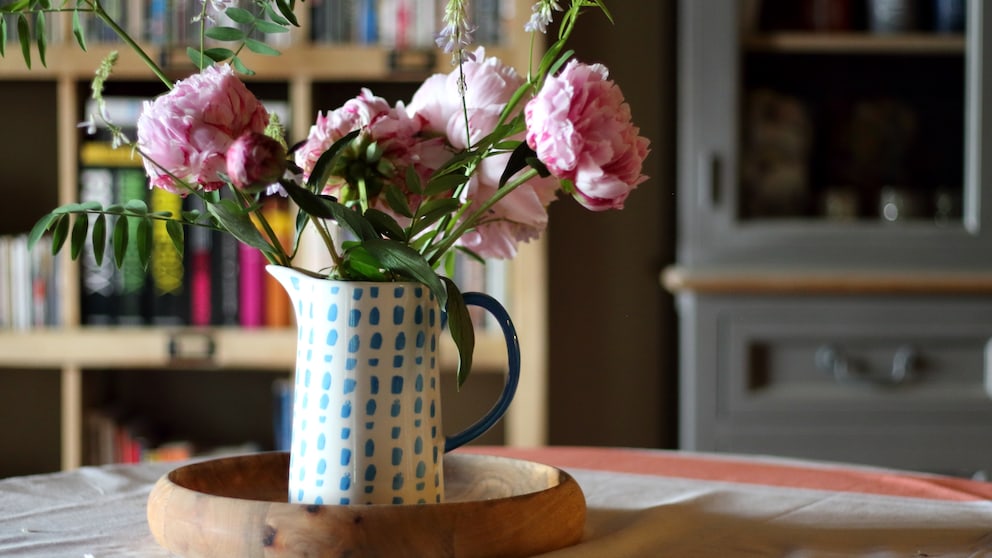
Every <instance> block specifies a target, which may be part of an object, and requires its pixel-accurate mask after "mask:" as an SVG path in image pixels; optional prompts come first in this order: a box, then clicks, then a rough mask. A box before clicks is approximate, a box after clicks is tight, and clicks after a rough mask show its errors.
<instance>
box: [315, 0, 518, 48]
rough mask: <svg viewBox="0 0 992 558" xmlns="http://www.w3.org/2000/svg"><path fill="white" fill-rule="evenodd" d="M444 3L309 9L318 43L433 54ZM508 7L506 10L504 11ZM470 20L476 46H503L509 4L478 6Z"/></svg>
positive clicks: (331, 4) (394, 1) (481, 1)
mask: <svg viewBox="0 0 992 558" xmlns="http://www.w3.org/2000/svg"><path fill="white" fill-rule="evenodd" d="M446 3H447V2H446V1H445V0H316V1H314V2H313V3H312V7H311V8H310V10H311V11H310V40H311V41H312V42H314V43H351V44H364V45H372V44H379V45H383V46H387V47H391V48H395V49H407V48H415V49H422V48H433V47H434V37H435V36H436V34H437V31H438V30H439V29H440V28H441V17H442V15H443V14H444V5H445V4H446ZM504 4H506V5H505V6H504ZM469 10H470V11H471V13H470V14H469V19H470V21H471V22H472V23H473V25H475V27H476V29H475V32H474V39H475V43H477V44H490V45H491V44H498V43H499V42H500V39H501V38H502V35H501V32H500V26H501V22H502V21H503V17H504V14H507V13H510V10H512V5H509V4H507V3H506V0H473V1H472V2H470V3H469Z"/></svg>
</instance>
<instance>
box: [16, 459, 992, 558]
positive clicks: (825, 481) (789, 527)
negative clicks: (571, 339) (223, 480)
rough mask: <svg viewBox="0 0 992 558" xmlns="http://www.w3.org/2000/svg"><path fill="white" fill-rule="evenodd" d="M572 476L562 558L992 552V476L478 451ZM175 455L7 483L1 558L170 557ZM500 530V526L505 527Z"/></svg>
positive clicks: (778, 462)
mask: <svg viewBox="0 0 992 558" xmlns="http://www.w3.org/2000/svg"><path fill="white" fill-rule="evenodd" d="M459 451H462V452H473V453H485V454H492V455H500V456H506V457H514V458H518V459H526V460H530V461H537V462H541V463H546V464H549V465H554V466H557V467H560V468H562V469H564V470H566V471H568V472H569V473H570V474H572V475H573V476H574V477H575V478H576V479H577V480H578V482H579V485H580V486H581V487H582V489H583V492H584V493H585V497H586V501H587V505H588V517H587V522H586V528H585V535H584V537H583V541H582V542H581V543H580V544H578V545H576V546H574V547H571V548H567V549H564V550H560V551H557V552H553V553H550V554H547V555H546V556H549V557H554V558H586V557H589V558H592V557H596V558H601V557H651V558H656V557H664V556H674V557H680V558H681V557H689V556H692V557H709V556H713V557H718V556H719V557H724V556H735V557H737V556H790V557H820V556H822V557H840V556H872V557H881V556H884V557H886V558H887V557H890V556H893V557H894V556H899V557H903V556H907V557H920V556H941V557H948V556H962V557H963V556H992V484H989V483H984V482H977V481H971V480H965V479H958V478H950V477H939V476H932V475H925V474H914V473H899V472H893V471H889V470H880V469H870V468H862V467H854V466H849V465H842V464H830V463H820V462H809V461H796V460H786V459H778V458H772V457H768V458H761V457H744V456H735V455H714V454H699V453H685V452H671V451H662V450H638V449H619V448H575V447H549V448H537V449H507V448H495V447H483V448H467V449H462V450H459ZM175 467H176V465H175V464H144V465H131V466H127V465H116V466H105V467H98V468H94V467H90V468H85V467H84V468H82V469H78V470H74V471H70V472H65V473H56V474H51V475H35V476H27V477H14V478H9V479H4V480H0V556H7V555H10V556H26V557H42V556H44V557H49V556H70V557H76V558H82V557H86V556H90V555H91V556H92V557H93V558H107V557H111V556H150V557H159V556H161V557H166V556H169V554H168V553H167V552H165V551H164V550H163V549H162V548H161V547H159V546H158V545H157V544H156V543H155V541H154V540H153V539H152V537H151V534H150V532H149V530H148V526H147V523H146V518H145V504H146V500H147V497H148V493H149V491H150V490H151V487H152V485H153V483H154V482H155V481H156V480H157V479H158V478H159V477H160V476H161V475H162V474H164V473H166V472H167V471H169V470H171V469H173V468H175ZM494 528H495V527H494Z"/></svg>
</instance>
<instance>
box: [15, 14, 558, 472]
mask: <svg viewBox="0 0 992 558" xmlns="http://www.w3.org/2000/svg"><path fill="white" fill-rule="evenodd" d="M309 5H310V4H309V3H306V4H303V5H302V6H303V7H304V8H306V7H307V6H309ZM500 6H501V9H502V12H501V13H502V18H501V20H500V30H501V33H502V37H503V38H502V40H501V41H500V42H499V44H498V45H493V46H492V47H490V46H487V54H491V55H496V56H499V57H500V58H501V59H502V60H504V61H505V62H506V63H507V64H510V65H512V66H513V67H515V68H517V69H518V71H521V72H525V71H526V69H527V67H528V65H529V64H530V63H531V61H532V60H533V55H532V52H531V37H530V35H529V34H527V33H525V32H524V31H523V24H524V22H525V19H526V17H527V16H528V13H529V2H526V1H523V0H509V1H507V0H503V1H502V2H501V3H500ZM308 15H309V14H308V10H307V9H303V10H301V11H300V13H299V14H298V16H299V19H300V23H301V27H300V28H298V29H294V30H293V32H292V33H291V36H290V37H289V42H288V44H283V45H280V46H279V47H278V48H279V49H280V50H281V51H282V55H281V56H279V57H265V56H258V55H252V54H248V55H246V56H244V57H243V59H244V60H245V62H246V64H247V65H248V66H249V67H250V68H252V69H253V70H254V71H255V72H257V77H256V78H247V79H246V81H247V82H248V84H249V87H252V88H255V87H260V88H262V89H263V90H264V91H266V92H268V91H277V92H279V93H280V94H281V95H284V100H285V101H286V102H287V103H288V105H289V107H290V110H291V117H290V121H289V122H288V126H287V128H288V132H289V137H290V138H291V139H302V137H304V136H305V134H306V130H307V129H308V128H309V126H310V124H311V122H312V119H313V117H314V115H315V114H316V111H317V110H329V109H332V108H335V107H336V106H338V105H325V104H324V103H326V102H328V101H329V100H335V99H341V98H349V97H352V96H354V95H356V94H357V93H358V89H357V87H358V86H359V84H360V85H362V86H368V87H371V88H372V89H373V91H374V92H376V93H377V94H379V95H381V96H383V97H385V98H387V99H389V100H390V101H391V102H394V101H396V100H398V99H400V98H403V99H406V98H408V97H409V94H411V93H412V92H413V90H414V89H415V88H416V86H417V85H418V84H419V82H420V81H422V80H423V79H424V78H425V77H426V76H427V75H429V73H432V72H434V71H442V72H446V71H449V69H450V59H449V57H448V56H447V55H445V54H443V53H440V52H439V53H437V55H436V56H435V57H434V60H433V66H432V67H431V68H422V69H420V70H411V69H409V68H404V69H400V70H397V69H394V68H392V67H391V65H390V60H391V59H395V54H394V49H392V48H391V47H389V46H383V45H378V44H372V45H358V44H348V43H340V44H338V43H324V42H311V41H310V40H309V39H308V37H309V36H310V23H311V22H310V21H309V17H308ZM49 17H50V24H49V30H50V31H51V32H52V33H54V36H53V39H52V41H51V42H50V44H49V47H48V52H47V57H46V58H47V65H46V66H44V67H43V66H42V65H41V64H40V62H39V60H38V59H37V55H36V53H34V52H33V53H32V69H30V70H28V69H27V68H26V67H25V65H24V61H23V60H22V59H21V57H20V52H19V50H18V49H17V48H16V45H9V46H8V51H7V54H6V57H5V58H0V81H2V82H3V85H4V86H3V88H2V90H0V101H2V102H0V117H4V118H5V121H8V122H9V121H11V120H14V121H18V122H22V126H23V127H24V128H25V129H26V128H27V127H30V128H31V133H30V134H27V135H26V137H22V136H20V135H18V136H12V135H7V136H5V137H4V138H3V139H0V146H2V149H0V163H2V168H3V174H4V176H5V187H4V190H5V192H8V195H13V202H14V203H10V204H5V209H0V217H2V219H0V223H4V224H3V225H0V235H15V234H21V233H25V232H27V230H28V229H29V228H30V226H31V224H32V223H33V222H34V220H35V219H36V218H37V217H38V216H40V215H41V214H43V213H45V212H46V211H48V210H50V209H51V208H52V207H54V206H55V205H56V204H59V203H68V202H73V201H76V200H77V198H78V195H79V180H80V164H79V152H80V146H81V142H82V141H83V137H84V136H83V135H82V132H81V131H80V130H79V128H78V126H77V125H78V123H79V122H80V121H82V120H83V119H84V118H83V115H82V107H83V106H84V103H85V100H86V95H87V94H88V84H89V81H90V80H91V78H92V75H93V71H94V70H95V68H96V67H97V65H98V64H99V62H100V60H101V59H102V58H103V57H104V56H105V55H106V54H107V53H109V52H110V51H111V50H115V49H116V50H119V52H120V60H119V62H118V64H117V66H116V67H115V70H114V74H113V77H112V78H111V80H110V82H108V87H109V88H110V91H111V92H112V93H115V94H131V95H142V96H145V97H150V96H151V95H154V94H155V93H157V92H160V90H161V84H160V83H158V82H157V81H156V80H155V78H154V77H153V76H151V74H150V72H148V71H147V69H146V68H145V67H144V66H143V65H142V64H141V62H140V60H138V58H137V56H135V55H134V54H133V53H131V52H130V51H129V50H127V49H126V48H125V47H122V46H118V45H112V44H102V43H97V42H93V41H91V42H90V43H89V44H88V49H87V51H86V52H83V51H81V50H80V49H79V48H78V47H77V45H76V44H75V42H74V41H73V39H72V37H71V25H70V24H69V17H70V15H69V14H52V15H51V16H49ZM12 46H13V47H15V48H11V47H12ZM149 50H150V51H152V52H155V53H156V55H157V56H158V57H159V59H160V60H167V61H170V63H169V64H168V65H167V71H168V72H169V73H170V74H172V75H173V76H174V77H177V78H180V77H183V76H185V75H188V74H189V73H191V72H192V66H191V65H190V64H189V62H188V61H187V60H186V58H185V55H184V54H181V53H180V50H179V49H172V48H160V49H154V48H151V47H149ZM414 54H417V53H414ZM428 59H429V58H428ZM404 92H406V94H405V95H404V96H403V97H391V94H393V93H395V94H396V95H400V94H403V93H404ZM25 115H31V117H30V118H28V119H26V120H25ZM33 138H38V140H37V141H38V142H41V143H40V147H39V146H32V145H31V143H30V142H31V141H35V140H34V139H33ZM4 153H6V155H4ZM10 192H12V194H10ZM545 261H546V257H545V247H544V244H543V242H532V243H530V244H528V245H524V246H522V247H521V250H520V253H519V255H518V257H517V258H516V259H514V260H513V261H512V262H509V264H508V265H507V266H506V269H507V271H506V278H505V283H506V291H507V295H506V297H505V299H504V300H503V303H504V304H505V305H506V306H507V308H508V310H509V311H510V314H511V316H513V318H514V322H515V324H516V325H517V328H518V332H519V335H520V337H521V339H522V343H521V345H522V350H523V354H522V361H523V362H522V370H523V373H522V377H521V382H520V386H519V390H518V392H517V397H516V399H515V400H514V403H513V405H512V406H511V409H510V411H509V413H508V414H507V416H506V417H505V418H504V419H503V422H502V423H501V428H502V429H503V433H502V436H500V437H499V439H500V441H502V442H504V443H506V444H508V445H515V446H533V445H541V444H543V443H545V441H546V431H547V419H546V416H545V414H546V411H545V408H546V381H547V380H546V359H547V354H546V345H547V343H546V332H545V329H544V328H545V323H546V320H545V317H546V316H545V304H546V300H545V289H544V288H543V285H544V284H545V265H546V264H545ZM57 265H58V269H59V272H58V274H57V276H56V279H55V284H54V285H53V286H52V288H53V289H54V290H56V291H57V292H58V297H57V299H56V305H57V313H58V315H59V320H58V324H57V325H48V326H42V327H30V328H20V329H17V328H12V327H3V328H0V393H2V394H4V395H3V396H2V397H0V418H2V419H6V422H7V423H8V424H14V423H16V424H20V425H22V426H21V427H20V428H19V429H18V432H21V433H20V434H19V433H18V432H13V431H11V432H0V444H2V445H3V446H5V447H8V448H10V447H13V448H16V449H15V450H14V453H15V454H17V455H18V456H19V457H18V459H16V460H12V461H11V463H12V465H11V466H10V468H7V467H6V466H0V477H2V476H7V475H12V474H26V473H33V472H44V471H50V470H57V469H63V470H64V469H72V468H76V467H79V466H81V465H86V464H89V463H88V460H87V458H86V449H87V448H86V442H85V440H84V438H85V435H84V428H85V426H84V422H85V416H86V414H87V412H88V410H89V407H90V406H92V405H94V404H99V402H100V401H101V396H94V395H93V393H94V392H95V391H98V390H99V388H100V386H101V385H103V384H106V383H107V382H111V381H113V379H114V378H115V377H118V376H121V375H125V376H126V375H129V374H131V375H135V377H139V378H140V377H145V376H146V375H147V377H149V378H151V377H152V376H150V375H152V374H153V375H154V377H155V378H156V380H155V381H156V382H160V383H162V384H163V385H170V381H172V382H173V383H174V384H176V385H179V386H182V387H184V388H185V389H187V390H196V389H197V383H196V381H195V378H196V377H199V376H198V375H202V377H203V378H210V381H211V382H214V381H216V378H217V377H222V378H226V380H225V381H226V382H227V384H229V387H230V389H231V390H233V391H234V392H235V393H243V394H245V395H246V396H248V395H250V396H251V397H256V398H257V396H258V394H257V393H254V392H252V393H248V391H249V390H252V389H255V390H256V391H257V386H258V384H259V382H258V381H257V377H261V376H265V377H273V378H274V377H280V376H287V377H288V376H289V375H290V374H291V371H292V369H293V365H294V359H295V352H296V351H295V336H296V332H295V328H289V327H282V328H240V327H230V326H223V327H190V326H175V327H173V326H169V327H152V326H134V327H130V326H109V327H102V326H87V325H83V317H82V316H81V312H80V297H81V294H80V266H79V265H78V263H76V262H73V261H71V260H70V259H69V258H68V254H67V253H62V254H60V255H59V256H58V262H57ZM535 286H541V287H540V288H535ZM455 356H456V353H455V351H454V346H453V343H451V342H450V339H446V340H445V343H444V344H443V345H442V367H443V368H444V369H446V370H453V369H454V366H455ZM504 361H505V351H504V349H503V343H502V340H501V338H500V336H499V334H498V333H497V332H493V334H492V335H490V334H489V333H488V332H480V334H479V339H478V342H477V347H476V354H475V369H474V372H475V374H476V378H474V380H475V381H476V382H478V383H479V384H480V385H484V384H491V385H492V386H493V389H494V390H495V393H498V387H499V385H500V384H501V379H500V378H501V375H502V373H503V369H504ZM170 374H171V375H172V376H170ZM191 377H192V378H194V380H190V378H191ZM108 378H109V380H108ZM170 378H174V379H173V380H170ZM249 378H256V379H252V380H248V379H249ZM450 383H452V385H453V384H454V379H453V377H452V379H451V382H450ZM472 383H473V380H470V381H469V384H472ZM252 386H254V388H253V387H252ZM469 387H471V386H469ZM460 395H461V394H457V395H449V396H448V397H447V399H446V410H448V409H455V408H456V407H458V406H459V405H458V404H457V403H456V402H454V401H453V399H457V398H458V397H459V396H460ZM475 397H479V398H481V399H482V401H481V403H480V402H476V403H479V404H482V405H488V404H489V403H487V402H486V401H485V400H486V399H488V396H484V397H483V396H476V395H471V396H469V398H475ZM495 397H496V395H495V394H494V395H492V401H495ZM31 400H37V401H38V404H37V405H34V404H31V403H28V401H31ZM15 403H16V404H15ZM137 403H138V404H140V403H141V402H140V401H138V402H137ZM183 404H184V403H183V401H182V398H181V397H180V398H179V400H178V401H175V402H174V405H176V406H177V407H178V408H181V406H182V405H183ZM230 410H231V409H224V411H230ZM456 410H457V409H456ZM484 410H485V407H483V408H479V407H474V408H471V409H466V410H462V411H464V412H467V413H468V414H469V417H474V416H477V415H481V413H482V412H483V411H484ZM462 411H459V412H462ZM238 412H239V413H241V412H244V413H252V412H254V411H252V410H250V409H249V410H245V411H238ZM263 412H264V411H263ZM213 414H214V415H220V414H222V413H221V410H220V409H218V410H216V411H215V412H214V413H213ZM227 414H230V413H227ZM202 418H203V420H204V421H210V420H211V413H210V412H209V410H208V411H207V412H205V413H204V414H203V417H202ZM452 418H453V420H454V421H455V422H461V421H460V420H459V419H458V418H457V417H452ZM269 419H270V417H266V420H269ZM446 421H447V418H446ZM26 425H31V426H30V427H27V426H26ZM455 428H456V427H450V430H452V431H453V430H454V429H455ZM8 430H10V429H8ZM23 432H31V433H34V432H37V434H36V435H35V434H32V435H30V436H24V435H23ZM266 434H270V433H266ZM235 441H236V440H235ZM263 449H264V448H263Z"/></svg>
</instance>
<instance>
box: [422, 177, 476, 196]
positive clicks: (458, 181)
mask: <svg viewBox="0 0 992 558" xmlns="http://www.w3.org/2000/svg"><path fill="white" fill-rule="evenodd" d="M466 182H468V177H467V176H465V175H464V174H459V173H449V174H441V175H434V176H432V177H431V179H430V180H429V181H428V182H427V187H426V188H425V189H424V195H425V196H436V195H438V194H444V193H447V192H454V191H455V190H456V189H457V188H458V187H459V186H461V185H462V184H464V183H466Z"/></svg>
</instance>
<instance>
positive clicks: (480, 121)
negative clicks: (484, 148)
mask: <svg viewBox="0 0 992 558" xmlns="http://www.w3.org/2000/svg"><path fill="white" fill-rule="evenodd" d="M474 56H475V60H474V61H465V62H464V63H463V64H462V68H463V72H464V74H465V107H466V108H467V110H468V118H469V128H470V131H471V135H472V137H471V141H472V142H475V141H478V140H479V139H480V138H482V137H483V136H485V135H486V134H489V133H490V132H492V131H493V128H495V126H496V121H497V119H498V118H499V113H500V111H502V110H503V107H504V106H505V105H506V103H507V102H508V101H509V100H510V97H512V96H513V93H514V92H515V91H516V90H517V89H519V88H520V86H521V85H523V83H524V80H523V78H521V77H520V76H519V75H517V72H516V70H514V69H513V68H511V67H510V66H507V65H505V64H503V63H502V62H500V61H499V59H497V58H495V57H490V58H486V57H485V56H486V51H485V49H483V48H482V47H479V48H478V49H477V50H476V51H475V55H474ZM458 79H459V75H458V70H455V71H452V72H450V73H447V74H435V75H433V76H431V77H429V78H427V79H426V80H425V81H424V83H423V84H421V86H420V88H419V89H417V91H416V93H414V95H413V98H412V99H411V100H410V103H409V104H408V105H407V107H406V109H407V112H408V113H409V114H410V115H417V116H419V117H421V118H424V119H426V121H427V124H426V128H427V129H428V130H430V131H431V132H434V133H437V134H444V135H445V136H446V137H447V138H448V141H449V142H450V143H451V145H453V146H454V147H456V148H458V149H463V148H466V147H468V144H467V143H466V138H465V113H464V112H463V110H462V98H461V95H460V94H459V92H458V91H459V88H458Z"/></svg>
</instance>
